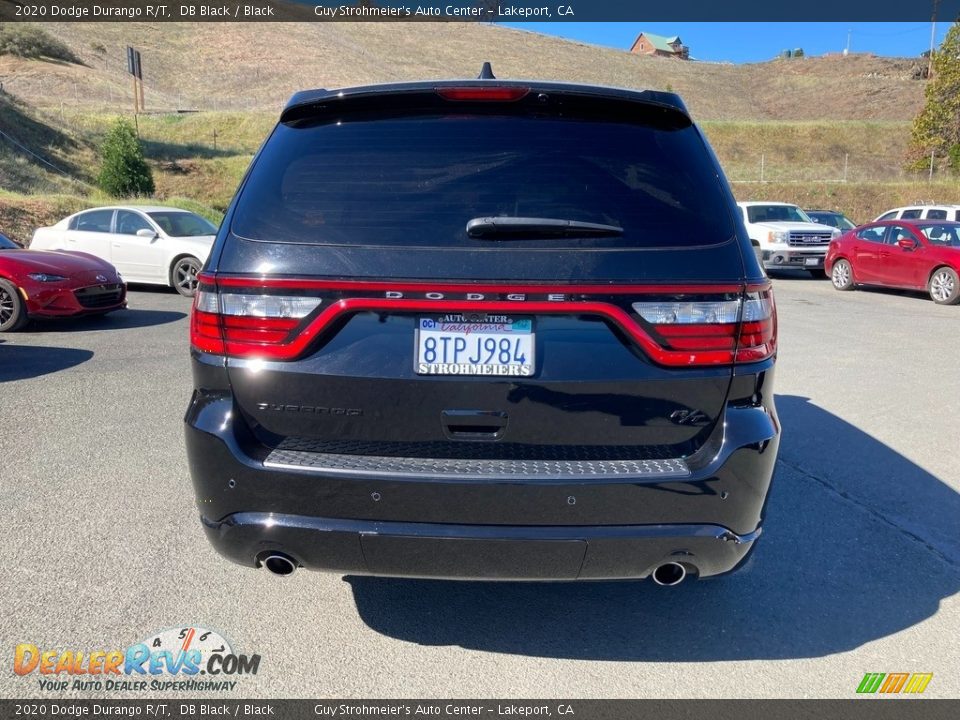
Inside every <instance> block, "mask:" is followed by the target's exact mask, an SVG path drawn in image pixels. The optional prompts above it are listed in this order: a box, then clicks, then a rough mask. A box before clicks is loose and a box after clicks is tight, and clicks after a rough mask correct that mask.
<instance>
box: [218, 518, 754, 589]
mask: <svg viewBox="0 0 960 720" xmlns="http://www.w3.org/2000/svg"><path fill="white" fill-rule="evenodd" d="M203 526H204V530H205V531H206V533H207V537H208V539H209V540H210V542H211V543H212V544H213V546H214V547H215V548H216V549H217V551H218V552H220V554H222V555H224V556H225V557H227V558H229V559H230V560H233V561H234V562H237V563H240V564H241V565H257V564H259V561H262V560H263V559H264V558H265V557H266V556H268V555H270V554H272V553H274V552H278V553H282V554H284V555H287V556H289V557H290V558H292V559H293V560H294V561H295V562H296V563H297V564H298V565H300V566H301V567H304V568H306V569H319V570H333V571H338V572H343V573H350V574H371V575H382V576H400V577H428V578H458V579H468V580H601V579H628V578H644V577H647V576H648V575H650V573H652V572H653V570H654V569H655V568H656V567H657V566H659V565H661V564H663V563H665V562H668V561H672V562H678V563H681V564H682V565H684V566H685V568H686V569H687V571H688V572H689V573H692V574H695V575H698V576H701V577H706V576H711V575H719V574H721V573H725V572H729V571H730V570H732V569H734V568H735V567H736V566H737V565H739V564H740V563H741V562H742V561H743V560H744V559H745V558H746V557H747V555H748V554H749V553H750V551H751V549H752V548H753V545H754V543H755V541H756V538H757V537H758V536H759V534H760V528H757V529H756V530H755V531H754V532H752V533H750V534H748V535H743V536H740V535H736V534H735V533H732V532H731V531H729V530H727V529H725V528H722V527H718V526H716V525H638V526H593V527H503V526H486V525H436V524H430V523H392V522H373V521H358V520H338V519H330V518H318V517H305V516H302V515H278V514H271V513H237V514H234V515H231V516H229V517H227V518H225V519H224V520H223V521H221V522H213V521H210V520H208V519H206V518H203Z"/></svg>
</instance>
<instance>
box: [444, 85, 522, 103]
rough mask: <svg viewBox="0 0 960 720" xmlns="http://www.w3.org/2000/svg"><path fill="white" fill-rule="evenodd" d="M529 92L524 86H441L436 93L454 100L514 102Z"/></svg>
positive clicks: (445, 98)
mask: <svg viewBox="0 0 960 720" xmlns="http://www.w3.org/2000/svg"><path fill="white" fill-rule="evenodd" d="M529 92H530V88H525V87H442V88H437V95H439V96H440V97H442V98H443V99H444V100H453V101H456V102H516V101H517V100H522V99H523V98H524V97H526V96H527V94H528V93H529Z"/></svg>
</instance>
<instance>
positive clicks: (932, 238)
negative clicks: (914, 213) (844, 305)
mask: <svg viewBox="0 0 960 720" xmlns="http://www.w3.org/2000/svg"><path fill="white" fill-rule="evenodd" d="M827 271H828V272H829V273H830V277H831V279H832V280H833V286H834V287H835V288H837V290H852V289H853V288H855V287H856V286H857V285H882V286H885V287H894V288H905V289H909V290H923V291H925V292H928V293H930V297H931V298H932V299H933V301H934V302H936V303H938V304H940V305H953V304H955V303H956V302H957V301H958V300H960V281H958V280H957V276H958V273H960V223H958V222H949V221H936V220H884V221H881V222H873V223H869V224H867V225H864V226H863V227H859V228H857V229H856V230H851V231H850V232H848V233H846V234H845V235H844V236H843V237H841V238H839V239H838V240H835V241H833V242H832V243H830V249H829V251H828V252H827Z"/></svg>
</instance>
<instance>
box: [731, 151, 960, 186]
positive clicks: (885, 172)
mask: <svg viewBox="0 0 960 720" xmlns="http://www.w3.org/2000/svg"><path fill="white" fill-rule="evenodd" d="M718 154H719V156H720V162H721V164H722V165H723V168H724V171H725V172H726V175H727V179H728V180H729V181H730V182H731V183H737V184H764V183H785V184H789V183H861V182H917V181H924V180H945V179H951V178H955V177H957V176H956V174H955V173H953V172H952V171H951V170H950V169H949V167H948V166H947V160H946V159H945V158H937V157H932V158H931V160H930V162H929V163H927V164H926V167H925V168H924V169H923V170H910V169H907V167H906V162H905V160H904V157H903V153H902V150H898V149H892V150H891V152H889V153H863V152H860V153H857V152H841V153H836V154H834V155H832V156H828V157H822V158H816V159H805V160H803V161H797V160H795V159H792V158H790V157H787V156H785V154H778V153H776V152H772V153H767V152H757V153H751V154H739V153H738V154H736V155H733V156H724V154H723V153H718Z"/></svg>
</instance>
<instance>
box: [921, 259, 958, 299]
mask: <svg viewBox="0 0 960 720" xmlns="http://www.w3.org/2000/svg"><path fill="white" fill-rule="evenodd" d="M927 291H928V292H929V293H930V298H931V299H932V300H933V301H934V302H935V303H936V304H937V305H956V304H957V301H958V300H960V278H958V277H957V273H956V271H955V270H954V269H953V268H948V267H946V266H944V267H938V268H937V269H936V270H934V271H933V275H931V276H930V282H929V283H928V284H927Z"/></svg>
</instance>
